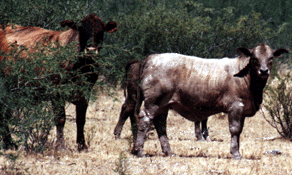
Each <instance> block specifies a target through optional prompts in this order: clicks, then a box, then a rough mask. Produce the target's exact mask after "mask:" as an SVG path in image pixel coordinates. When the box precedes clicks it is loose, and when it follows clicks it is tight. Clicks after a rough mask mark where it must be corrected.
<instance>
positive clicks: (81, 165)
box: [0, 91, 292, 174]
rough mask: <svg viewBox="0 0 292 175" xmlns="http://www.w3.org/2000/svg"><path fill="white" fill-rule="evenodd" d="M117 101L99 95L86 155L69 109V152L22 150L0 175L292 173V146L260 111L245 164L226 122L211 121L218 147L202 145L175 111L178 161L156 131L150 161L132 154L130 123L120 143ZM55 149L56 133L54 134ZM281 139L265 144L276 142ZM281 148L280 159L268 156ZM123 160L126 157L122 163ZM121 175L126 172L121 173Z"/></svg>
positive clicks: (247, 140) (251, 123)
mask: <svg viewBox="0 0 292 175" xmlns="http://www.w3.org/2000/svg"><path fill="white" fill-rule="evenodd" d="M117 97H118V99H119V100H120V101H114V99H113V98H112V97H109V96H106V95H100V97H99V99H98V101H96V102H94V103H92V104H91V106H90V108H89V110H88V113H87V121H86V125H85V131H86V137H87V140H88V141H89V144H90V147H89V149H88V151H87V152H81V153H78V152H77V151H76V150H77V149H76V144H75V140H76V124H75V113H74V106H73V105H68V108H67V110H66V112H67V115H68V120H67V123H66V126H65V127H66V128H65V140H66V145H67V150H66V151H64V152H55V151H54V150H53V149H49V150H47V151H45V153H44V154H43V155H41V154H37V155H36V154H26V153H25V152H24V151H20V152H18V153H19V157H18V159H17V161H16V162H14V163H13V162H12V161H8V159H6V158H5V156H1V157H0V171H2V172H0V174H5V173H6V174H18V173H19V174H117V172H115V171H114V170H117V166H119V163H126V164H127V166H126V170H125V173H128V174H291V173H292V160H291V157H290V155H292V149H291V147H290V146H291V142H289V141H285V140H282V139H279V136H278V133H277V132H276V130H275V129H274V128H272V127H271V126H270V125H269V124H268V123H267V122H266V121H265V120H264V119H263V117H262V116H261V113H260V112H258V113H257V115H256V116H255V117H252V118H247V119H246V123H245V127H244V130H243V133H242V134H241V143H240V146H241V147H240V152H241V154H242V156H243V159H242V160H240V161H238V160H233V159H231V156H230V154H229V148H230V145H229V144H230V134H229V130H228V122H227V118H226V117H222V116H221V117H220V118H218V116H213V117H211V118H210V119H209V122H208V125H209V134H210V137H211V139H212V140H213V142H197V141H194V140H195V135H194V126H193V123H191V122H189V121H187V120H185V119H184V118H182V117H181V116H179V115H178V114H175V113H173V112H170V114H169V118H168V125H167V127H168V136H169V139H170V144H171V147H172V149H173V151H174V153H175V154H176V157H164V155H163V154H162V152H161V148H160V143H159V141H158V139H157V135H156V132H153V133H152V134H150V135H149V139H148V140H147V141H146V143H145V147H144V148H145V149H144V150H145V153H147V154H148V155H149V157H147V158H137V157H135V156H133V155H131V154H130V149H131V148H130V146H129V142H128V140H127V138H128V137H130V136H131V131H130V122H129V121H127V122H126V125H125V126H124V129H123V132H122V135H121V138H122V139H121V140H115V139H114V135H113V130H114V127H115V125H116V123H117V120H118V116H119V112H120V108H121V104H122V99H123V93H122V91H119V92H118V94H117ZM51 133H52V134H51V144H52V143H53V142H54V138H55V128H54V129H53V130H52V131H51ZM275 137H276V139H270V140H269V139H266V138H275ZM273 149H278V150H280V151H281V152H282V154H281V155H272V154H264V153H265V152H266V151H269V150H273ZM5 154H6V155H7V154H9V152H8V151H7V152H5ZM121 155H123V157H122V158H121ZM121 173H122V172H121Z"/></svg>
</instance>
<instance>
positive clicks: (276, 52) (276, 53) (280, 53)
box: [274, 48, 290, 57]
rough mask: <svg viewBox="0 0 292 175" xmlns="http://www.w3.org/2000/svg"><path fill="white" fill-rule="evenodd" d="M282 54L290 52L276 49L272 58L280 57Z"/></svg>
mask: <svg viewBox="0 0 292 175" xmlns="http://www.w3.org/2000/svg"><path fill="white" fill-rule="evenodd" d="M283 53H290V51H289V50H287V49H283V48H281V49H277V50H276V51H274V57H281V56H282V54H283Z"/></svg>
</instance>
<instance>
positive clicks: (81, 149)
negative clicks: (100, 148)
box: [77, 143, 88, 152]
mask: <svg viewBox="0 0 292 175" xmlns="http://www.w3.org/2000/svg"><path fill="white" fill-rule="evenodd" d="M77 149H78V151H79V152H81V151H87V150H88V148H87V146H86V145H85V144H80V143H78V144H77Z"/></svg>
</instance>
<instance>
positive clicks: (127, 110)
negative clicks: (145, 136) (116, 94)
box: [114, 100, 137, 139]
mask: <svg viewBox="0 0 292 175" xmlns="http://www.w3.org/2000/svg"><path fill="white" fill-rule="evenodd" d="M134 109H135V106H133V105H131V104H129V103H128V101H127V100H126V101H125V103H124V104H123V105H122V109H121V113H120V118H119V121H118V123H117V125H116V127H115V130H114V135H115V138H116V139H120V137H121V132H122V129H123V126H124V124H125V122H126V120H127V119H128V117H129V116H130V115H134ZM135 121H136V120H135ZM133 122H134V121H133ZM131 123H132V118H131ZM136 125H137V124H136ZM132 127H133V124H132ZM133 136H134V135H133Z"/></svg>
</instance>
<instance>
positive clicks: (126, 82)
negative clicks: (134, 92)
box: [122, 59, 140, 98]
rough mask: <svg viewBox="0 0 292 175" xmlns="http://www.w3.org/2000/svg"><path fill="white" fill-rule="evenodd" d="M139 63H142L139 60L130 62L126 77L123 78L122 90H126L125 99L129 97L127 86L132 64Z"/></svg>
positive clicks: (127, 66) (126, 69)
mask: <svg viewBox="0 0 292 175" xmlns="http://www.w3.org/2000/svg"><path fill="white" fill-rule="evenodd" d="M138 62H140V61H139V60H138V59H134V60H131V61H129V62H128V63H127V64H126V67H125V76H124V77H123V83H122V88H123V90H124V97H125V98H126V97H127V93H128V92H127V86H128V73H129V70H130V68H131V65H132V64H135V63H138Z"/></svg>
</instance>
